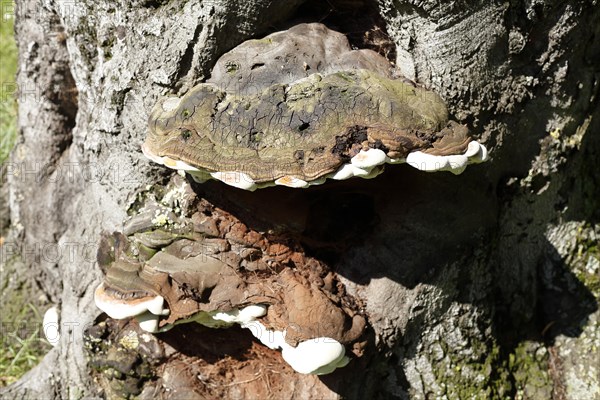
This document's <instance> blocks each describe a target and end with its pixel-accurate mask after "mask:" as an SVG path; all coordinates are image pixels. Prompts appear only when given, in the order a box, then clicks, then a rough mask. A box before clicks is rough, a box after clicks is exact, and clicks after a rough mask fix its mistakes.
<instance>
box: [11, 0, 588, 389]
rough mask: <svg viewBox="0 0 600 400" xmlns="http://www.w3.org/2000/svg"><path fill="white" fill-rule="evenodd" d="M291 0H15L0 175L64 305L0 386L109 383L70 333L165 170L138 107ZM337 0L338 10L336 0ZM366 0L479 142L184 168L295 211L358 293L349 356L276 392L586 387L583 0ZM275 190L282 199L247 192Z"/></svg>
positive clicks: (92, 314)
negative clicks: (45, 350)
mask: <svg viewBox="0 0 600 400" xmlns="http://www.w3.org/2000/svg"><path fill="white" fill-rule="evenodd" d="M299 3H301V1H300V0H298V1H293V2H292V1H291V2H279V3H274V2H269V1H263V0H254V1H252V2H244V3H243V4H244V5H243V6H240V5H238V4H235V2H232V1H227V0H213V1H209V2H201V1H195V0H194V1H189V2H178V1H174V2H162V1H136V2H128V1H127V2H123V3H121V4H120V5H119V7H116V6H113V5H112V2H109V1H91V0H89V1H88V0H86V1H77V2H66V1H50V0H32V1H28V2H20V3H18V4H17V21H16V33H17V41H18V46H19V73H18V78H17V80H18V84H19V87H20V93H19V127H20V137H19V142H18V144H17V147H16V148H15V150H14V151H13V153H12V157H11V160H10V165H11V166H12V167H13V168H14V170H11V171H18V173H14V172H11V173H10V174H7V178H8V187H9V195H8V197H9V202H10V211H11V223H12V229H11V233H10V237H9V243H8V244H10V245H14V246H17V247H18V248H19V249H20V252H21V254H22V259H23V266H22V269H23V270H24V271H25V270H26V271H27V272H22V273H23V274H24V275H27V276H28V277H29V278H31V279H32V280H34V281H35V282H37V284H38V285H39V287H40V290H41V291H43V292H44V293H46V294H47V296H48V297H49V299H50V300H51V302H52V303H54V304H56V305H58V306H59V308H60V315H61V324H62V327H63V328H62V336H61V342H60V343H59V345H58V346H57V347H55V348H54V349H53V350H52V351H51V352H50V353H49V354H47V355H46V357H45V358H44V359H43V361H42V363H41V364H40V365H39V366H38V367H36V368H35V369H33V370H32V371H30V372H29V373H28V374H27V375H25V376H24V377H23V378H22V379H21V380H20V381H19V382H17V383H16V384H14V385H12V386H10V387H8V388H4V389H2V390H0V397H2V398H6V399H10V398H25V399H62V398H65V399H66V398H69V399H71V398H72V399H76V398H95V397H104V396H107V394H106V393H104V392H102V391H101V389H100V388H99V386H100V385H99V382H98V379H97V378H96V377H94V376H93V375H92V374H91V373H90V369H89V367H88V361H89V360H88V358H87V356H86V353H85V352H84V350H83V348H84V344H83V332H84V330H85V329H86V328H87V327H89V326H91V325H92V324H93V322H94V320H95V319H96V318H97V317H98V316H99V314H100V311H99V310H98V309H97V308H96V307H95V305H94V301H93V290H94V289H95V287H96V286H97V285H98V283H99V282H100V280H101V272H100V270H99V269H98V268H97V265H96V260H95V257H96V256H95V254H96V247H97V244H98V241H99V237H100V233H101V232H102V231H119V230H122V223H123V221H124V220H125V219H126V217H127V215H128V211H129V210H130V209H131V208H132V207H133V205H134V204H135V203H136V201H137V200H138V195H139V194H140V193H141V192H143V191H144V190H146V188H147V187H148V186H149V185H156V184H163V183H165V182H166V180H167V177H168V175H169V174H170V173H171V172H170V171H166V170H164V169H163V168H162V167H160V166H155V165H152V164H150V163H149V162H147V161H146V160H145V159H144V157H143V155H142V154H141V152H140V150H139V149H140V144H141V143H142V141H143V139H144V137H145V134H146V129H147V128H146V123H147V115H148V112H149V110H151V108H152V107H153V106H154V104H155V103H156V102H157V101H158V99H159V98H160V97H162V96H164V95H167V94H174V95H178V96H180V95H182V94H184V93H185V92H186V91H187V90H189V89H190V88H191V87H192V86H194V85H195V84H196V83H199V82H201V81H203V80H205V79H207V78H208V71H210V69H211V68H212V66H213V65H214V63H215V61H216V59H217V58H218V57H219V56H220V55H221V54H223V53H224V52H226V51H227V50H229V49H231V48H232V47H234V46H236V45H237V44H239V43H241V42H243V41H244V40H246V39H248V38H250V37H261V36H264V35H265V34H266V33H268V32H270V31H272V30H273V29H274V26H279V25H278V24H279V23H280V22H283V21H286V20H288V18H290V17H291V16H292V15H293V13H294V12H295V11H296V8H297V6H299ZM350 3H351V2H350ZM240 4H241V3H240ZM335 4H336V7H337V8H336V12H339V13H340V15H342V16H343V15H345V14H344V13H343V12H342V11H344V10H345V9H344V7H350V6H348V3H345V2H339V3H335ZM378 7H379V12H380V14H381V16H382V17H383V20H384V21H385V25H386V26H385V27H386V29H387V34H388V35H389V39H390V40H391V41H393V43H394V44H395V46H396V63H397V66H398V69H399V70H400V72H401V73H402V74H404V75H405V76H407V77H409V78H411V79H414V80H415V81H417V82H419V84H422V85H424V86H425V87H427V88H430V89H432V90H434V91H435V92H436V93H438V94H439V95H440V96H441V97H442V98H443V99H444V100H445V101H446V102H447V104H448V107H449V109H450V112H451V114H453V115H454V117H455V118H456V119H458V120H459V121H461V122H463V123H467V124H469V125H470V127H471V129H472V130H473V131H474V132H475V133H476V134H477V135H479V136H480V138H481V140H482V141H483V142H485V144H486V146H487V147H488V149H490V150H491V160H490V161H488V162H487V163H485V164H482V165H479V166H472V167H469V168H468V169H467V171H466V172H465V173H463V174H462V175H460V176H453V175H451V174H446V173H437V174H426V173H423V172H419V171H417V170H414V169H411V168H410V167H408V166H401V165H400V166H392V167H391V168H388V169H387V171H386V172H385V173H384V174H383V175H381V176H380V177H378V178H376V179H374V180H357V179H354V180H349V181H346V182H341V183H339V184H335V185H333V184H332V185H330V186H329V187H328V185H325V186H323V187H318V188H314V190H313V189H309V190H306V191H293V190H291V189H290V190H271V189H265V190H264V191H258V192H255V193H246V192H241V191H239V190H237V189H234V188H229V187H225V186H224V185H221V184H219V183H215V182H211V183H207V184H206V186H203V187H202V189H199V190H200V191H201V195H202V196H203V197H205V198H206V199H208V201H211V202H213V203H215V204H217V205H218V206H220V207H222V208H224V209H226V210H228V211H229V212H231V213H233V214H234V215H236V216H237V217H239V218H240V219H242V220H245V221H246V223H248V224H249V225H252V223H253V222H255V225H256V226H252V227H253V228H254V229H257V230H263V231H266V230H268V229H271V228H272V227H273V226H280V224H283V225H284V226H285V225H286V224H287V226H295V225H293V224H294V223H295V222H296V221H298V220H301V219H302V218H306V219H305V221H306V222H305V229H304V231H303V232H300V233H301V234H302V235H304V238H305V239H302V238H301V241H302V240H304V242H305V244H306V249H307V252H308V253H310V254H311V255H312V256H314V257H317V258H320V259H322V260H323V261H325V262H327V263H328V264H330V266H331V267H332V268H333V269H334V270H335V271H336V272H337V274H338V276H339V277H340V278H341V279H342V280H343V282H344V284H345V285H346V289H347V290H348V292H349V293H350V294H352V295H354V296H355V297H357V298H358V299H360V300H361V301H362V302H363V303H364V305H365V312H366V315H367V316H368V322H369V324H370V326H371V331H370V341H371V342H370V345H369V347H368V348H367V351H366V354H365V355H364V356H363V357H362V358H360V359H358V360H356V361H353V362H352V363H351V364H350V365H348V366H347V367H346V368H344V369H343V370H340V371H338V372H336V373H334V374H332V375H330V376H326V377H323V378H320V379H317V378H315V379H314V380H310V381H307V380H303V378H300V377H298V378H297V379H298V380H297V381H295V382H290V383H288V386H287V387H286V388H280V389H281V391H279V392H277V391H273V392H272V393H279V395H280V396H284V397H285V396H290V395H293V396H295V397H298V398H305V397H306V396H309V395H312V396H313V397H315V396H317V397H324V398H325V397H326V398H337V397H339V396H342V397H344V398H367V397H372V398H390V396H393V397H397V398H450V399H453V398H501V397H505V396H510V397H515V396H517V395H518V394H519V393H521V394H522V395H523V396H525V398H540V399H542V398H548V397H549V396H553V397H554V398H566V399H580V398H592V399H594V398H600V379H599V378H598V360H599V359H600V356H599V353H598V351H600V350H598V348H600V328H599V327H600V321H599V318H598V311H597V309H598V306H597V304H598V298H599V296H600V286H599V283H598V282H599V279H598V274H600V261H599V260H600V246H599V245H598V240H599V238H600V207H599V200H598V199H600V175H599V174H598V172H597V171H598V170H600V134H598V131H599V130H600V126H599V125H600V107H598V87H599V83H598V79H599V77H600V64H598V61H597V60H598V59H600V41H599V40H598V38H599V37H600V36H599V35H600V7H599V5H598V3H597V2H596V1H591V0H590V1H553V0H536V1H520V0H511V1H509V2H476V1H468V2H437V1H429V0H424V1H416V0H412V1H409V0H396V1H391V0H381V1H380V2H379V4H378ZM340 10H341V11H340ZM294 21H295V20H294ZM304 22H306V21H304ZM289 23H291V22H290V21H289V20H288V24H289ZM333 25H335V24H333ZM281 26H284V25H281ZM331 28H333V29H335V28H336V26H331ZM278 202H279V203H281V204H290V205H294V207H292V206H290V207H289V210H295V211H293V212H291V213H286V212H279V213H277V210H274V213H273V214H270V212H271V211H272V210H270V209H269V210H265V209H264V207H262V208H261V206H262V205H264V204H270V203H278ZM286 202H287V203H286ZM296 206H297V207H296ZM289 214H292V215H291V216H290V215H289ZM286 218H289V219H290V220H291V221H292V222H289V221H285V219H286ZM282 220H284V222H283V223H282ZM265 221H266V222H265ZM340 221H343V222H340ZM291 230H293V229H291ZM295 233H298V232H295ZM302 235H301V236H302ZM307 237H309V238H310V239H311V240H308V239H306V238H307ZM315 243H317V244H315ZM340 246H341V247H340ZM340 248H341V249H342V250H339V249H340ZM46 249H47V250H46ZM331 249H334V250H331ZM50 251H53V252H54V253H51V254H52V256H49V255H48V254H50V253H47V252H50ZM57 252H58V255H59V256H55V254H56V253H57ZM594 349H595V350H594ZM348 382H350V383H348ZM382 382H383V383H382ZM229 394H230V395H231V396H234V395H235V393H234V392H229ZM582 396H583V397H582ZM274 397H277V395H274Z"/></svg>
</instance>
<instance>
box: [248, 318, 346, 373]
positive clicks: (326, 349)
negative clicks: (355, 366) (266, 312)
mask: <svg viewBox="0 0 600 400" xmlns="http://www.w3.org/2000/svg"><path fill="white" fill-rule="evenodd" d="M242 328H247V329H250V331H251V332H252V334H253V335H254V336H255V337H256V338H257V339H258V340H260V341H261V343H262V344H264V345H265V346H267V347H269V348H271V349H281V356H282V357H283V359H284V360H285V362H287V363H288V364H289V365H290V367H292V368H293V369H294V371H296V372H299V373H301V374H315V375H325V374H329V373H331V372H333V371H334V370H335V369H336V368H340V367H344V366H346V365H347V364H348V362H349V361H350V359H349V358H348V357H346V349H345V348H344V346H343V345H342V344H341V343H340V342H338V341H337V340H335V339H331V338H327V337H319V338H314V339H310V340H305V341H304V342H300V343H299V344H298V346H296V347H293V346H291V345H289V344H288V343H287V342H286V341H285V331H283V332H282V331H272V330H269V329H267V328H266V327H265V326H264V325H263V324H261V323H260V322H258V321H253V322H251V323H246V324H242Z"/></svg>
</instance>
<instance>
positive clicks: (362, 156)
mask: <svg viewBox="0 0 600 400" xmlns="http://www.w3.org/2000/svg"><path fill="white" fill-rule="evenodd" d="M142 152H143V153H144V155H145V156H146V157H147V158H149V159H150V160H152V161H154V162H156V163H159V164H162V165H165V166H167V167H169V168H173V169H177V170H179V171H185V172H187V173H189V174H190V175H192V177H193V178H194V180H195V181H196V182H199V183H204V182H206V181H207V180H209V179H216V180H219V181H221V182H223V183H226V184H228V185H230V186H234V187H237V188H239V189H244V190H250V191H254V190H256V189H259V188H265V187H269V186H276V185H277V186H287V187H291V188H307V187H309V186H314V185H321V184H323V183H324V182H325V180H326V179H327V178H329V179H333V180H345V179H350V178H353V177H355V176H357V177H360V178H363V179H371V178H374V177H376V176H377V175H379V174H381V173H382V172H383V167H381V166H382V165H383V164H386V163H387V164H401V163H407V164H408V165H410V166H411V167H414V168H417V169H418V170H421V171H425V172H435V171H450V172H452V173H453V174H455V175H458V174H461V173H462V172H463V171H464V170H465V168H466V167H467V165H469V164H478V163H481V162H484V161H486V160H487V159H488V152H487V149H486V147H485V146H484V145H482V144H481V143H479V142H476V141H471V142H469V145H468V147H467V150H466V151H465V153H464V154H453V155H449V156H434V155H431V154H427V153H423V152H422V151H415V152H412V153H409V154H408V156H406V159H391V158H389V157H388V156H386V154H385V152H384V151H383V150H380V149H368V150H367V151H365V150H360V152H359V153H358V154H357V155H355V156H354V157H352V158H351V159H350V162H349V163H347V164H343V165H342V166H340V168H338V170H337V171H335V172H333V173H331V174H328V175H325V176H322V177H320V178H318V179H315V180H313V181H305V180H302V179H300V178H296V177H293V176H283V177H281V178H278V179H276V180H275V181H273V182H263V183H256V182H254V180H253V179H252V177H250V176H249V175H248V174H246V173H244V172H239V171H225V172H223V171H217V172H210V171H205V170H201V169H198V168H196V167H193V166H191V165H189V164H187V163H185V162H183V161H180V160H174V159H172V158H170V157H166V156H165V157H161V156H158V155H155V154H152V153H151V152H150V151H148V149H146V148H145V146H143V145H142Z"/></svg>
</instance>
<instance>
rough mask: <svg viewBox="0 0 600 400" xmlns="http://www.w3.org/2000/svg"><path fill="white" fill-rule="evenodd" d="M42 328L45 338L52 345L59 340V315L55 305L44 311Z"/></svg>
mask: <svg viewBox="0 0 600 400" xmlns="http://www.w3.org/2000/svg"><path fill="white" fill-rule="evenodd" d="M42 329H43V330H44V336H45V337H46V340H47V341H48V342H49V343H50V344H51V345H52V346H56V345H57V344H58V342H59V341H60V325H59V316H58V309H57V308H56V307H54V306H52V307H50V308H49V309H48V310H47V311H46V312H45V313H44V319H43V320H42Z"/></svg>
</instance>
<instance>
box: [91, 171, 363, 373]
mask: <svg viewBox="0 0 600 400" xmlns="http://www.w3.org/2000/svg"><path fill="white" fill-rule="evenodd" d="M173 180H174V181H175V182H177V185H178V186H177V187H174V188H171V190H169V191H168V192H167V193H166V194H165V195H164V196H163V199H162V203H161V202H158V201H155V200H152V199H151V200H148V202H147V204H146V206H145V207H144V208H143V209H142V210H141V211H140V213H139V214H138V215H136V216H134V217H133V218H132V219H131V220H130V221H128V223H127V224H126V226H125V228H124V233H114V234H112V235H108V234H105V235H104V236H103V238H102V241H101V244H100V249H99V252H98V262H99V265H100V266H101V268H102V269H103V271H104V273H105V278H104V281H103V282H102V283H101V284H100V286H98V288H97V289H96V292H95V301H96V305H97V306H98V307H99V308H100V309H101V310H103V311H104V312H106V314H107V315H108V316H110V317H111V318H114V319H125V318H131V317H134V318H135V319H137V321H138V322H139V326H140V328H142V329H144V330H146V331H149V332H155V333H160V332H164V331H167V330H169V329H171V328H172V327H173V326H174V325H176V324H181V323H191V322H196V323H200V324H202V325H204V326H207V327H210V328H226V327H229V326H231V325H233V324H239V325H240V326H241V327H243V328H247V329H249V330H250V331H251V332H252V334H253V335H254V336H256V337H257V338H258V339H259V340H260V341H261V342H262V343H264V344H265V345H267V346H269V347H270V348H273V349H275V348H279V349H281V350H282V356H283V359H284V360H285V361H286V362H287V363H288V364H289V365H290V366H291V367H292V368H293V369H294V370H296V371H298V372H301V373H311V374H325V373H329V372H332V371H333V370H334V369H336V368H338V367H341V366H344V365H345V364H346V363H347V362H348V360H349V358H348V356H347V353H346V352H347V350H349V351H352V352H353V353H354V354H355V355H360V353H361V351H362V350H361V348H362V343H360V338H361V335H362V333H363V331H364V327H365V319H364V317H363V316H361V315H360V314H359V313H358V312H357V311H356V309H357V306H356V305H355V304H354V303H353V300H352V298H351V297H350V296H347V295H346V294H345V293H344V290H343V286H342V285H341V284H339V282H337V279H336V276H335V274H334V273H332V272H331V271H329V270H328V268H327V267H326V266H325V265H324V264H323V263H321V262H319V261H317V260H315V259H313V258H310V257H307V256H305V255H304V254H303V253H302V252H301V251H300V250H299V246H298V245H297V244H294V243H292V242H290V240H289V239H286V240H283V239H281V240H278V239H277V237H267V236H265V235H264V234H261V233H259V232H257V231H254V230H251V229H249V228H248V227H247V226H246V225H244V224H243V223H242V222H240V221H239V220H237V219H236V218H235V217H233V216H232V215H230V214H228V213H226V212H224V211H222V210H220V209H218V208H215V207H214V206H212V205H211V204H209V203H208V202H207V201H205V200H200V199H198V198H197V197H195V194H194V193H193V191H192V190H191V189H190V188H189V185H187V183H186V182H184V181H183V179H182V178H181V177H179V176H175V177H173ZM172 192H177V193H179V194H180V195H182V197H183V198H184V199H185V200H181V199H179V200H176V198H177V196H172V195H171V194H172ZM174 202H177V204H175V203H174ZM175 209H179V210H180V212H181V214H180V215H177V214H175V212H173V210H175ZM161 215H162V216H164V218H157V217H158V216H161ZM157 221H160V223H158V222H157ZM165 221H167V222H166V223H165Z"/></svg>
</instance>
